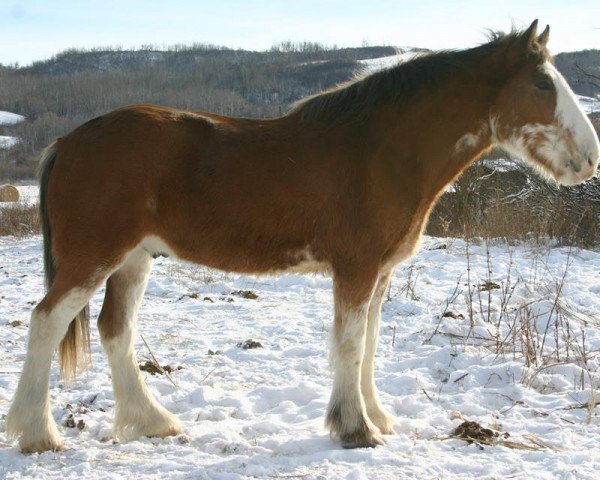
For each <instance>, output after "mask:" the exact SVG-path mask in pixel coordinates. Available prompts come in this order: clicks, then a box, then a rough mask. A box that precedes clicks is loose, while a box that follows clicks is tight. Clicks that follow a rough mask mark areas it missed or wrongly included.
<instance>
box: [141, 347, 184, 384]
mask: <svg viewBox="0 0 600 480" xmlns="http://www.w3.org/2000/svg"><path fill="white" fill-rule="evenodd" d="M140 337H142V342H144V345H146V348H147V349H148V352H150V356H151V357H152V360H154V363H156V365H157V366H158V369H159V370H160V373H162V374H163V375H165V376H166V377H167V378H168V379H169V381H170V382H171V383H172V384H173V385H174V386H175V387H177V388H179V385H177V384H176V383H175V381H174V380H173V379H172V378H171V375H169V372H167V371H166V370H165V369H164V368H162V367H161V365H160V363H158V360H157V359H156V357H155V356H154V353H152V350H151V349H150V346H149V345H148V342H146V339H145V338H144V336H143V335H140Z"/></svg>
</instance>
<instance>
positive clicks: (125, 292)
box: [98, 248, 181, 440]
mask: <svg viewBox="0 0 600 480" xmlns="http://www.w3.org/2000/svg"><path fill="white" fill-rule="evenodd" d="M151 266H152V260H151V257H150V255H149V254H148V253H147V252H146V251H145V250H143V249H141V248H140V249H137V250H134V251H133V252H131V253H130V254H129V256H128V257H127V260H126V262H125V263H124V264H123V265H122V266H121V267H120V268H119V269H118V270H117V271H116V272H114V273H113V274H112V275H111V276H110V277H109V279H108V281H107V282H106V296H105V298H104V304H103V305H102V311H101V312H100V317H99V319H98V328H99V330H100V338H101V340H102V346H103V347H104V350H105V351H106V354H107V355H108V362H109V364H110V368H111V374H112V384H113V390H114V394H115V401H116V416H115V426H114V433H115V436H116V437H117V438H120V439H123V440H132V439H135V438H137V437H140V436H148V437H165V436H168V435H176V434H178V433H179V432H180V431H181V427H180V424H179V420H178V419H177V418H176V417H175V416H174V415H173V414H171V413H169V412H168V411H167V410H166V409H165V408H164V407H162V406H161V405H160V404H159V403H157V402H156V400H154V399H153V398H152V395H151V394H150V392H149V390H148V388H147V387H146V384H145V383H144V380H143V378H142V376H141V374H140V369H139V367H138V364H137V361H136V357H135V351H134V348H133V343H134V336H135V331H136V320H137V313H138V309H139V306H140V303H141V301H142V297H143V295H144V290H145V289H146V284H147V282H148V276H149V274H150V269H151Z"/></svg>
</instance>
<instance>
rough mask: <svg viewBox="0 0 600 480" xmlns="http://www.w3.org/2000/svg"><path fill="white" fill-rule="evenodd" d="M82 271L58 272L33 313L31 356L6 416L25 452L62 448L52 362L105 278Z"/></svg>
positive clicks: (27, 359)
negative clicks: (51, 379)
mask: <svg viewBox="0 0 600 480" xmlns="http://www.w3.org/2000/svg"><path fill="white" fill-rule="evenodd" d="M81 274H82V270H81V269H80V271H79V272H78V275H77V276H71V277H69V276H68V272H67V273H66V274H65V271H64V270H63V272H62V273H58V274H57V276H56V278H55V279H54V282H53V284H52V286H51V287H50V289H49V290H48V293H47V294H46V296H45V297H44V299H43V300H42V301H41V302H40V303H39V304H38V305H37V306H36V307H35V309H34V310H33V313H32V315H31V322H30V324H29V342H28V345H27V356H26V359H25V364H24V366H23V371H22V373H21V378H20V379H19V386H18V387H17V391H16V393H15V397H14V399H13V403H12V405H11V407H10V410H9V412H8V415H7V417H6V433H7V435H9V436H11V437H16V436H19V435H20V440H19V445H20V447H21V450H22V451H23V452H25V453H28V452H42V451H45V450H59V449H61V448H62V445H61V441H60V435H59V432H58V428H57V427H56V423H55V422H54V419H53V418H52V414H51V413H50V399H49V393H48V388H49V377H50V364H51V361H52V355H53V354H54V351H55V350H56V348H57V347H58V345H59V343H60V341H61V340H62V338H63V337H64V336H65V333H66V332H67V328H68V327H69V324H70V323H71V321H72V320H73V318H74V317H75V316H76V315H77V314H78V313H79V312H80V311H81V310H82V309H83V308H84V307H85V305H86V304H87V303H88V301H89V299H90V297H91V296H92V295H93V293H94V291H95V290H96V288H97V287H98V285H99V284H100V282H101V279H100V280H98V275H97V272H95V273H94V275H90V277H89V278H88V279H87V281H85V282H84V281H76V278H75V277H78V278H79V280H81V278H82V275H81ZM78 285H79V286H78ZM81 285H86V287H82V286H81ZM90 285H93V287H90Z"/></svg>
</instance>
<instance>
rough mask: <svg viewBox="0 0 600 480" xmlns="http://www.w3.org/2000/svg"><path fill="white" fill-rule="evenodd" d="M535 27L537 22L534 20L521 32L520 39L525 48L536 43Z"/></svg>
mask: <svg viewBox="0 0 600 480" xmlns="http://www.w3.org/2000/svg"><path fill="white" fill-rule="evenodd" d="M537 27H538V20H537V18H536V19H535V20H534V21H533V22H532V23H531V25H529V28H528V29H527V30H525V31H524V32H523V36H522V37H521V38H522V39H523V43H525V45H526V46H527V47H530V46H531V45H533V44H534V43H535V42H536V41H537ZM542 35H543V33H542Z"/></svg>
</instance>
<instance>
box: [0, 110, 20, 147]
mask: <svg viewBox="0 0 600 480" xmlns="http://www.w3.org/2000/svg"><path fill="white" fill-rule="evenodd" d="M23 120H25V117H24V116H22V115H18V114H16V113H11V112H5V111H1V110H0V127H2V126H11V125H16V124H17V123H20V122H22V121H23ZM17 143H19V139H18V138H17V137H11V136H6V135H0V150H1V149H7V148H12V147H14V146H15V145H16V144H17Z"/></svg>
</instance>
